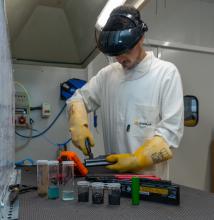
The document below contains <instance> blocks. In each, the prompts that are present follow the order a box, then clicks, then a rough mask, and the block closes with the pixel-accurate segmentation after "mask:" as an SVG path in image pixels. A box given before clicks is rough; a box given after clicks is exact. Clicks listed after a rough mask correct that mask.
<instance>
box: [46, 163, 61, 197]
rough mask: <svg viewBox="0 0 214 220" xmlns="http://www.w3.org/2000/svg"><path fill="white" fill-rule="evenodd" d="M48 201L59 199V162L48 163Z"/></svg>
mask: <svg viewBox="0 0 214 220" xmlns="http://www.w3.org/2000/svg"><path fill="white" fill-rule="evenodd" d="M48 168H49V175H48V199H57V198H59V161H57V160H51V161H48Z"/></svg>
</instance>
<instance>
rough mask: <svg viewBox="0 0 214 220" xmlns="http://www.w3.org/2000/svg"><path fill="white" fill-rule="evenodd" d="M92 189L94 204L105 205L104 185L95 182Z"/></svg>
mask: <svg viewBox="0 0 214 220" xmlns="http://www.w3.org/2000/svg"><path fill="white" fill-rule="evenodd" d="M91 187H92V203H93V204H103V203H104V183H102V182H94V183H92V184H91Z"/></svg>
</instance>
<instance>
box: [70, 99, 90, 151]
mask: <svg viewBox="0 0 214 220" xmlns="http://www.w3.org/2000/svg"><path fill="white" fill-rule="evenodd" d="M69 125H70V129H69V131H70V132H71V139H72V142H73V144H74V145H75V146H76V147H77V148H79V149H80V150H81V151H82V152H83V153H84V154H85V155H88V152H87V149H86V147H85V141H86V139H88V140H89V143H90V145H91V146H94V138H93V135H92V133H91V132H90V130H89V128H88V116H87V112H86V109H85V105H84V103H83V101H81V100H74V101H72V102H71V103H70V105H69Z"/></svg>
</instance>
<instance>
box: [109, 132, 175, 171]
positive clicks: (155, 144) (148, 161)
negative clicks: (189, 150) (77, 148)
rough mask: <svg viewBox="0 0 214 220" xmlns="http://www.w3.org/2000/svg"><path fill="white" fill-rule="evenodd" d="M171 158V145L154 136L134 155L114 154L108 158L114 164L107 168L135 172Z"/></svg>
mask: <svg viewBox="0 0 214 220" xmlns="http://www.w3.org/2000/svg"><path fill="white" fill-rule="evenodd" d="M171 158H172V152H171V150H170V149H169V145H168V144H167V143H166V142H165V140H164V139H163V138H162V137H160V136H154V137H153V138H152V139H150V140H147V141H145V142H144V144H143V145H142V146H141V147H139V148H138V149H137V150H136V151H135V152H134V153H133V154H112V155H110V156H108V157H106V160H107V161H108V162H111V163H114V164H113V165H108V166H107V167H106V168H108V169H110V170H115V171H119V172H127V171H131V172H135V171H139V170H142V169H144V168H146V167H149V166H152V165H153V164H156V163H160V162H162V161H165V160H169V159H171Z"/></svg>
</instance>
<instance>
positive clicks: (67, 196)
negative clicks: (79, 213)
mask: <svg viewBox="0 0 214 220" xmlns="http://www.w3.org/2000/svg"><path fill="white" fill-rule="evenodd" d="M62 200H64V201H69V200H74V161H62Z"/></svg>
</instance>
